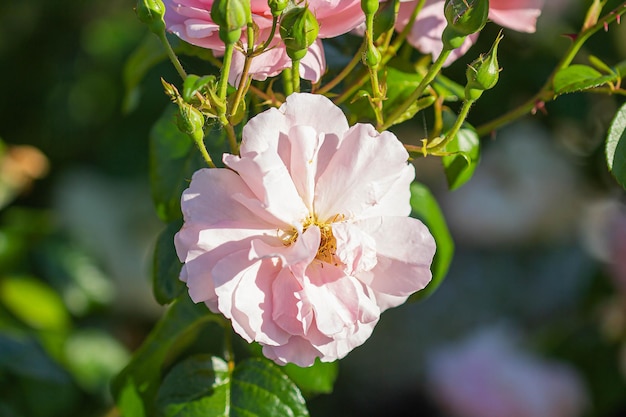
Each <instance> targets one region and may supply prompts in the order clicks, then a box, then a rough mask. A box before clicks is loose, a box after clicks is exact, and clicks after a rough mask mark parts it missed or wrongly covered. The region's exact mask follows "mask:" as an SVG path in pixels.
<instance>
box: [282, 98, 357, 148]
mask: <svg viewBox="0 0 626 417" xmlns="http://www.w3.org/2000/svg"><path fill="white" fill-rule="evenodd" d="M279 110H280V111H281V113H283V114H284V115H285V117H286V118H287V120H289V122H288V123H289V126H290V127H291V126H310V127H312V128H314V129H315V130H317V131H318V132H319V133H334V134H336V135H338V136H340V137H341V136H343V135H344V134H345V132H346V131H347V130H348V129H349V126H348V120H347V119H346V116H345V115H344V114H343V111H341V109H340V108H339V107H337V106H335V104H334V103H333V102H332V101H330V100H329V99H328V98H326V97H324V96H322V95H319V94H292V95H290V96H288V97H287V100H286V101H285V103H284V104H283V105H282V106H281V107H280V109H279Z"/></svg>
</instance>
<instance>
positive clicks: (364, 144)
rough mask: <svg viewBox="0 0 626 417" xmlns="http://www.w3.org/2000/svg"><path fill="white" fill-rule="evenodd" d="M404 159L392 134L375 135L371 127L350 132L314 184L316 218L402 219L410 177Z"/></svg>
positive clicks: (408, 209)
mask: <svg viewBox="0 0 626 417" xmlns="http://www.w3.org/2000/svg"><path fill="white" fill-rule="evenodd" d="M408 156H409V155H408V153H407V151H406V150H405V149H404V146H402V144H401V143H400V141H398V139H397V138H396V137H395V136H394V135H393V134H392V133H390V132H383V133H380V134H379V133H378V132H377V131H376V130H375V129H374V127H373V126H371V125H364V124H357V125H355V126H353V127H352V128H350V130H349V131H348V132H347V133H346V134H345V136H344V140H343V141H342V142H341V143H340V146H339V149H337V151H336V152H335V154H334V155H333V157H332V159H331V160H330V162H329V164H328V167H327V168H326V170H325V171H324V173H323V174H322V175H321V176H320V178H319V180H318V182H317V187H316V193H315V194H316V195H315V211H316V214H317V215H318V217H319V218H320V219H324V220H332V219H333V218H335V216H336V215H337V214H339V215H344V216H346V217H347V218H360V217H369V216H373V215H376V214H377V213H379V212H384V213H388V214H389V215H403V216H406V215H408V214H409V213H410V212H411V206H410V204H409V199H410V190H409V187H408V186H409V184H410V182H411V181H412V179H413V176H414V168H413V166H412V165H408V164H407V162H406V161H407V159H408ZM337 178H341V181H337ZM396 182H399V184H395V183H396ZM390 190H393V191H394V195H392V194H390Z"/></svg>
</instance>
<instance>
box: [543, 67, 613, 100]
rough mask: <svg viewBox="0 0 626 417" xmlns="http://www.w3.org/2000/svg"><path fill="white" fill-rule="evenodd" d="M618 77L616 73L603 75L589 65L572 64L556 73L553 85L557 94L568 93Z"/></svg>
mask: <svg viewBox="0 0 626 417" xmlns="http://www.w3.org/2000/svg"><path fill="white" fill-rule="evenodd" d="M616 79H617V75H616V74H610V75H602V74H601V73H600V72H598V71H597V70H595V69H593V68H592V67H590V66H587V65H570V66H569V67H567V68H564V69H562V70H560V71H559V72H557V73H556V75H555V76H554V82H553V86H554V92H555V93H556V94H566V93H573V92H575V91H582V90H588V89H590V88H595V87H599V86H601V85H603V84H606V83H608V82H612V81H615V80H616Z"/></svg>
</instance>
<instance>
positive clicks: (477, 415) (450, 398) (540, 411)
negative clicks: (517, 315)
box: [427, 328, 587, 417]
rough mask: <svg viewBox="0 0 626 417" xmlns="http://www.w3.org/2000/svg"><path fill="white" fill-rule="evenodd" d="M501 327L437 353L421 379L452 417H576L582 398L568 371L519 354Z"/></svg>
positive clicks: (577, 381) (580, 411)
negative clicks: (424, 376) (423, 378)
mask: <svg viewBox="0 0 626 417" xmlns="http://www.w3.org/2000/svg"><path fill="white" fill-rule="evenodd" d="M511 336H512V335H511V334H510V333H509V332H506V331H504V329H502V328H495V329H487V330H483V331H481V332H479V333H477V334H475V335H473V336H472V337H470V338H469V339H468V340H466V341H465V342H463V343H461V344H459V345H458V346H454V347H449V348H444V349H441V350H439V351H437V352H436V353H435V354H434V355H433V356H432V357H431V358H430V360H429V362H428V366H427V377H428V378H427V379H428V384H429V386H430V388H431V392H432V393H433V395H434V396H435V397H436V399H437V400H438V402H439V404H440V405H441V407H442V408H444V409H446V410H447V411H448V412H449V413H450V414H451V415H452V416H455V417H503V416H506V417H547V416H549V417H580V416H582V415H583V414H584V411H585V408H586V406H587V393H586V391H585V389H584V386H583V384H582V381H581V380H580V377H579V376H578V374H577V373H576V372H575V371H574V369H572V368H571V367H569V366H567V365H565V364H562V363H558V362H554V361H547V360H544V359H541V358H538V357H536V356H534V355H531V354H530V353H528V352H524V351H522V350H521V349H520V348H519V347H517V346H516V344H515V342H514V339H513V338H512V337H511Z"/></svg>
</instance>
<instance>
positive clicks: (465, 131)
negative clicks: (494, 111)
mask: <svg viewBox="0 0 626 417" xmlns="http://www.w3.org/2000/svg"><path fill="white" fill-rule="evenodd" d="M454 118H455V116H454V115H453V114H452V113H451V112H444V113H443V120H444V132H446V131H448V130H449V129H450V127H451V126H452V124H453V123H454ZM444 151H445V152H447V153H450V154H451V155H447V156H443V157H442V158H441V162H442V164H443V168H444V170H445V173H446V179H447V180H448V188H449V189H450V190H454V189H456V188H459V187H460V186H461V185H463V184H465V183H466V182H467V181H468V180H469V179H470V178H472V175H474V170H475V169H476V166H477V165H478V161H479V160H480V139H479V137H478V134H477V133H476V131H475V130H474V128H473V127H472V126H470V125H469V124H468V123H463V125H462V126H461V128H460V129H459V131H458V132H457V134H456V137H455V139H454V140H452V142H450V143H448V144H447V145H446V147H445V149H444Z"/></svg>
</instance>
